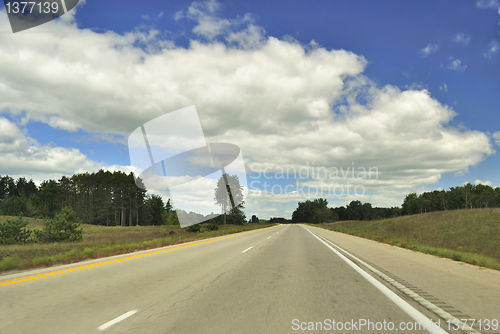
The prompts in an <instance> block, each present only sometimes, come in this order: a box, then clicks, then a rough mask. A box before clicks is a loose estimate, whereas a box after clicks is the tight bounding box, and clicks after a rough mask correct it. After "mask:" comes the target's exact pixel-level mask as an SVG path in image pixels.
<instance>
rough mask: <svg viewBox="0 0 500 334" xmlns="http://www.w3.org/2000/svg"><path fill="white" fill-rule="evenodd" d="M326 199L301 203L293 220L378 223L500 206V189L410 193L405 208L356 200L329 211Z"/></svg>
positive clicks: (474, 187)
mask: <svg viewBox="0 0 500 334" xmlns="http://www.w3.org/2000/svg"><path fill="white" fill-rule="evenodd" d="M327 205H328V202H327V201H326V199H315V200H312V201H310V200H308V201H305V202H300V203H299V204H298V207H297V209H296V210H295V211H294V212H293V214H292V221H291V222H294V223H297V222H305V223H313V224H318V223H324V222H334V221H344V220H376V219H384V218H392V217H398V216H402V215H413V214H418V213H426V212H433V211H444V210H460V209H472V208H497V207H500V188H492V187H490V186H487V185H482V184H477V185H472V184H470V183H467V184H465V185H463V186H459V187H451V188H450V189H449V190H448V191H445V190H434V191H430V192H424V193H422V194H420V195H417V194H416V193H410V194H408V195H407V196H406V197H405V199H404V201H403V204H402V206H401V207H391V208H379V207H372V205H371V204H370V203H361V202H360V201H352V202H351V203H349V205H347V206H340V207H336V208H328V207H327Z"/></svg>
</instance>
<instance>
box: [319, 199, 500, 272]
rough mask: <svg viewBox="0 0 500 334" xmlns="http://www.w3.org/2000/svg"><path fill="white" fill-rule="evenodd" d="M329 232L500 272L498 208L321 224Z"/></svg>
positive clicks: (499, 221)
mask: <svg viewBox="0 0 500 334" xmlns="http://www.w3.org/2000/svg"><path fill="white" fill-rule="evenodd" d="M324 227H325V228H327V229H330V230H334V231H338V232H343V233H348V234H352V235H356V236H360V237H363V238H368V239H373V240H377V241H380V242H385V243H389V244H392V245H396V246H400V247H404V248H409V249H414V250H417V251H420V252H424V253H428V254H434V255H437V256H442V257H447V258H451V259H454V260H458V261H463V262H468V263H471V264H476V265H480V266H485V267H489V268H493V269H499V270H500V208H494V209H491V208H489V209H471V210H452V211H439V212H431V213H425V214H417V215H412V216H404V217H397V218H391V219H383V220H378V221H343V222H335V223H331V224H324Z"/></svg>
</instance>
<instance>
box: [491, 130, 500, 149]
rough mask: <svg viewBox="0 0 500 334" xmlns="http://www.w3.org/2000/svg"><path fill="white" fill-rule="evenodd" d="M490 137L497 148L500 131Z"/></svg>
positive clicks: (499, 143) (499, 144)
mask: <svg viewBox="0 0 500 334" xmlns="http://www.w3.org/2000/svg"><path fill="white" fill-rule="evenodd" d="M492 137H493V139H494V140H495V144H497V145H498V146H500V131H497V132H495V133H494V134H493V135H492Z"/></svg>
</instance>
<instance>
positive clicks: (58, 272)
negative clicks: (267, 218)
mask: <svg viewBox="0 0 500 334" xmlns="http://www.w3.org/2000/svg"><path fill="white" fill-rule="evenodd" d="M273 227H274V226H271V227H266V228H263V229H256V230H252V231H247V232H242V233H238V234H230V235H226V236H222V237H218V238H214V239H209V240H203V241H198V242H193V243H190V244H184V245H180V246H175V247H171V248H166V249H160V250H154V251H150V252H146V253H141V254H136V255H129V256H124V257H121V258H118V259H113V260H107V261H101V262H96V263H91V264H86V265H81V266H77V267H73V268H67V269H60V270H54V271H49V272H46V273H42V274H36V275H30V276H25V277H19V278H13V279H9V280H5V281H0V286H5V285H11V284H16V283H21V282H27V281H33V280H36V279H39V278H43V277H50V276H55V275H61V274H65V273H70V272H72V271H78V270H83V269H88V268H93V267H99V266H103V265H105V264H111V263H116V262H121V261H126V260H131V259H137V258H139V257H144V256H149V255H154V254H159V253H164V252H169V251H172V250H176V249H181V248H186V247H191V246H196V245H201V244H206V243H209V242H212V241H218V240H223V239H228V238H232V237H237V236H240V235H244V234H249V233H253V232H257V231H263V230H267V229H268V228H273Z"/></svg>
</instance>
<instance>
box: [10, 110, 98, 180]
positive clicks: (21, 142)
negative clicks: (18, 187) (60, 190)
mask: <svg viewBox="0 0 500 334" xmlns="http://www.w3.org/2000/svg"><path fill="white" fill-rule="evenodd" d="M98 166H99V164H97V163H95V162H93V161H91V160H90V159H88V158H87V156H85V155H84V154H82V153H81V152H80V151H79V150H77V149H74V148H62V147H53V146H50V145H43V146H42V145H40V144H39V143H38V142H37V141H36V140H34V139H33V138H30V137H28V136H26V135H24V134H23V132H22V131H21V130H19V128H18V127H17V126H16V125H15V124H14V123H12V122H11V121H9V120H8V119H6V118H4V117H0V174H2V175H10V176H11V177H14V178H16V177H20V176H25V177H28V178H33V179H34V180H44V179H48V178H53V179H58V178H60V177H61V176H62V175H71V174H73V173H75V172H86V171H94V170H97V169H98Z"/></svg>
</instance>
